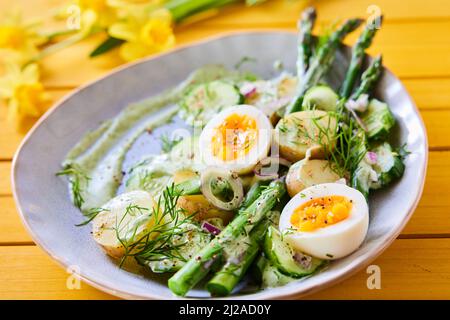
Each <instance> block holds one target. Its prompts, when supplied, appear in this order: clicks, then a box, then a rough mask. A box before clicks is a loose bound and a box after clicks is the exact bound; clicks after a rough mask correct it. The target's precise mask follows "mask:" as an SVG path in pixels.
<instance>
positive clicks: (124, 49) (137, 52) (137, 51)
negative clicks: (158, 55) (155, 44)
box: [119, 42, 149, 61]
mask: <svg viewBox="0 0 450 320" xmlns="http://www.w3.org/2000/svg"><path fill="white" fill-rule="evenodd" d="M119 54H120V56H121V57H122V59H124V60H125V61H133V60H137V59H140V58H143V57H145V56H146V55H148V54H149V49H148V48H147V47H146V46H145V45H143V44H141V43H139V42H126V43H124V44H122V45H121V46H120V50H119Z"/></svg>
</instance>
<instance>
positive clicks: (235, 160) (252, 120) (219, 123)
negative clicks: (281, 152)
mask: <svg viewBox="0 0 450 320" xmlns="http://www.w3.org/2000/svg"><path fill="white" fill-rule="evenodd" d="M271 137H272V125H271V123H270V121H269V119H268V118H267V116H266V115H265V114H264V113H263V112H262V111H261V110H259V109H257V108H255V107H253V106H249V105H237V106H234V107H230V108H227V109H225V110H223V111H222V112H220V113H218V114H217V115H216V116H214V117H213V118H212V119H211V120H210V121H209V122H208V124H207V125H206V126H205V128H204V129H203V131H202V133H201V134H200V140H199V145H200V152H201V155H202V160H203V162H204V163H205V164H206V165H208V166H218V167H221V168H225V169H229V170H231V171H233V172H236V173H239V174H242V173H248V172H250V171H251V170H252V169H253V168H254V167H255V165H256V164H257V163H258V161H260V160H261V159H263V158H265V157H266V156H267V154H268V152H269V149H270V143H271Z"/></svg>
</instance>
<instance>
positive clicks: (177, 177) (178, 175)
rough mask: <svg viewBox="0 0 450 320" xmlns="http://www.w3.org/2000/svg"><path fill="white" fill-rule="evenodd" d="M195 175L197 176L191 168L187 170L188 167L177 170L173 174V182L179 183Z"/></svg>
mask: <svg viewBox="0 0 450 320" xmlns="http://www.w3.org/2000/svg"><path fill="white" fill-rule="evenodd" d="M195 177H198V175H197V174H196V173H195V172H194V171H192V170H188V169H184V170H178V171H177V172H175V174H174V175H173V182H174V183H175V184H177V183H181V182H184V181H186V180H189V179H192V178H195Z"/></svg>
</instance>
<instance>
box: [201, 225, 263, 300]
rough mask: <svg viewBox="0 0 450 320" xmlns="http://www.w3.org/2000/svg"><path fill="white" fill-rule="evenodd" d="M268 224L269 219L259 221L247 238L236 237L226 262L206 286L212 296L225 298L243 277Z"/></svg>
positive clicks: (256, 252)
mask: <svg viewBox="0 0 450 320" xmlns="http://www.w3.org/2000/svg"><path fill="white" fill-rule="evenodd" d="M269 224H270V220H269V219H264V220H263V221H261V222H260V223H259V224H258V225H257V226H256V227H255V228H254V229H253V230H252V232H251V233H250V235H249V237H238V238H237V239H236V240H235V241H234V243H233V245H232V249H233V250H230V253H229V256H227V257H226V259H227V261H226V263H225V264H224V265H223V267H222V268H221V269H220V271H219V272H217V273H216V274H215V276H214V277H213V278H212V279H211V280H210V281H209V282H208V283H207V284H206V289H207V290H208V291H209V292H210V293H211V295H212V296H227V295H229V294H230V293H231V291H233V289H234V287H235V286H236V285H237V284H238V283H239V281H241V279H242V278H243V277H244V275H245V273H246V272H247V269H248V268H249V267H250V265H251V264H252V262H253V260H255V258H256V257H257V255H258V253H259V251H260V246H259V243H261V241H262V239H264V236H265V234H266V231H267V228H268V226H269Z"/></svg>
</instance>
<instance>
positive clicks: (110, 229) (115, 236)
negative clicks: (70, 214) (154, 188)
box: [92, 190, 155, 259]
mask: <svg viewBox="0 0 450 320" xmlns="http://www.w3.org/2000/svg"><path fill="white" fill-rule="evenodd" d="M154 206H155V202H154V200H153V198H152V196H151V195H150V194H149V193H148V192H146V191H141V190H135V191H131V192H126V193H123V194H121V195H119V196H117V197H115V198H113V199H111V200H110V201H108V202H107V203H106V204H105V205H104V206H103V207H102V209H103V211H101V212H100V213H99V214H98V215H97V216H96V217H95V218H94V220H93V224H92V235H93V237H94V240H95V241H96V242H97V243H98V244H99V245H100V246H102V248H103V249H104V250H105V251H106V253H107V254H108V255H109V256H111V257H113V258H117V259H120V258H122V257H123V255H124V254H125V248H124V246H123V244H122V243H121V241H120V240H119V238H120V239H121V240H122V242H124V243H125V244H126V245H131V244H133V243H134V242H135V241H137V240H138V239H139V238H140V237H141V236H142V235H144V234H145V232H147V231H148V230H149V229H150V228H152V227H153V226H154V224H155V220H154V217H153V215H152V213H153V208H154Z"/></svg>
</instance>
